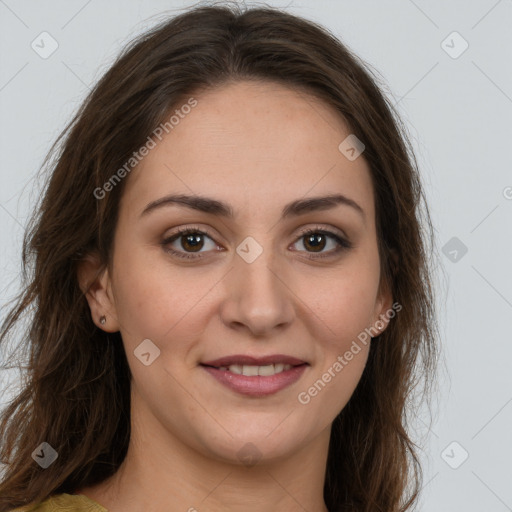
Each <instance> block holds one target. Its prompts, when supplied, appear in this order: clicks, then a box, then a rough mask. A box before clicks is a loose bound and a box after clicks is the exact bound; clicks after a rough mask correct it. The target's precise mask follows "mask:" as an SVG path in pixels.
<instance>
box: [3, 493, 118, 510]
mask: <svg viewBox="0 0 512 512" xmlns="http://www.w3.org/2000/svg"><path fill="white" fill-rule="evenodd" d="M11 512H108V510H107V509H106V508H104V507H102V506H101V505H100V504H99V503H96V502H95V501H93V500H91V499H90V498H88V497H87V496H84V495H83V494H78V495H75V494H65V493H64V494H55V495H53V496H50V497H49V498H48V499H46V500H44V501H42V502H40V503H31V504H30V505H25V506H24V507H20V508H16V509H14V510H12V511H11Z"/></svg>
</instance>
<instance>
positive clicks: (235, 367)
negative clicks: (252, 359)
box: [219, 363, 292, 377]
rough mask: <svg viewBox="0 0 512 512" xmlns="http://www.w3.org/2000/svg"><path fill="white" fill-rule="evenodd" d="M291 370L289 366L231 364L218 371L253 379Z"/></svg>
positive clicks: (280, 364)
mask: <svg viewBox="0 0 512 512" xmlns="http://www.w3.org/2000/svg"><path fill="white" fill-rule="evenodd" d="M291 368H292V365H291V364H282V363H278V364H268V365H265V366H253V365H247V364H244V365H240V364H232V365H230V366H229V367H226V366H221V367H220V368H219V370H229V371H230V372H231V373H236V374H237V375H246V376H249V377H254V376H256V375H261V376H265V377H266V376H269V375H275V374H276V373H281V372H283V371H286V370H290V369H291Z"/></svg>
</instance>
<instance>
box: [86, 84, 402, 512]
mask: <svg viewBox="0 0 512 512" xmlns="http://www.w3.org/2000/svg"><path fill="white" fill-rule="evenodd" d="M194 97H195V98H196V99H197V101H198V105H197V106H196V107H195V108H194V109H193V110H192V111H191V113H190V114H188V115H187V116H185V117H184V119H182V120H181V121H180V123H179V125H177V126H175V128H174V129H173V130H172V131H171V132H170V133H169V134H167V135H165V137H164V138H163V140H162V141H161V142H159V143H158V144H157V146H156V147H155V148H154V149H152V150H151V151H150V153H149V154H148V155H147V156H146V157H145V158H144V160H143V161H142V162H141V164H140V165H139V166H138V167H137V168H136V169H135V170H133V171H132V173H131V175H130V176H129V177H128V178H126V179H128V182H127V184H126V185H127V187H126V189H125V191H124V194H123V197H122V201H121V207H120V215H119V221H118V227H117V231H116V236H115V241H114V253H113V265H112V269H113V271H112V272H110V273H109V272H108V271H105V272H104V273H103V274H102V275H101V276H100V278H98V279H97V280H96V281H95V282H94V284H93V286H92V287H91V289H90V291H89V292H88V294H87V299H88V301H89V305H90V308H91V314H92V317H93V319H94V321H95V323H96V324H97V325H98V327H100V328H102V329H104V330H105V331H108V332H115V331H118V330H120V331H121V334H122V338H123V343H124V346H125V350H126V353H127V357H128V362H129V365H130V368H131V371H132V375H133V380H132V436H131V440H130V445H129V449H128V454H127V457H126V459H125V461H124V462H123V464H122V465H121V467H120V469H119V471H118V472H117V473H116V474H115V475H114V476H113V477H112V478H111V479H109V480H108V481H106V482H103V483H102V484H100V485H97V486H95V487H90V488H86V489H81V490H79V491H77V494H80V493H81V494H85V495H86V496H88V497H90V498H91V499H94V500H96V501H97V502H98V503H100V504H101V505H103V506H104V507H106V508H108V509H109V510H110V511H111V512H121V511H124V512H132V511H133V512H135V511H140V510H147V511H154V512H160V511H162V512H163V511H166V512H168V511H174V510H176V511H187V510H190V511H192V510H194V508H195V509H196V510H198V511H201V512H204V511H212V512H213V511H215V512H217V511H221V510H222V511H239V510H244V511H246V512H252V511H258V512H259V511H261V510H266V511H268V512H272V511H278V510H279V511H296V510H302V507H303V508H304V509H306V510H316V511H320V510H322V511H326V510H327V509H326V507H325V504H324V501H323V485H324V474H325V465H326V460H327V450H328V442H329V436H330V427H331V423H332V421H333V420H334V418H335V417H336V415H337V414H338V413H339V412H340V411H341V410H342V409H343V408H344V406H345V405H346V404H347V402H348V400H349V399H350V397H351V395H352V394H353V392H354V390H355V388H356V386H357V384H358V382H359V380H360V378H361V375H362V372H363V370H364V367H365V364H366V361H367V356H368V351H369V347H370V344H369V343H368V344H367V345H362V344H360V346H361V350H360V352H358V354H357V355H355V356H354V357H353V359H352V360H351V361H350V362H348V364H347V365H346V366H345V367H344V368H343V370H342V371H340V372H338V373H335V375H336V376H335V377H333V378H332V379H331V381H330V382H329V383H327V384H326V385H325V387H324V388H323V389H322V390H321V391H320V392H318V394H317V395H316V396H315V397H313V398H311V400H310V402H309V403H308V404H301V403H300V402H299V401H298V399H297V397H298V394H299V393H300V392H303V391H307V390H308V388H309V387H310V386H311V385H312V384H313V383H314V382H315V381H317V379H319V378H321V376H322V374H324V373H325V372H327V371H328V369H329V368H332V366H333V364H334V363H335V362H336V360H337V357H338V356H340V355H343V354H344V353H345V352H346V351H347V350H349V349H350V347H351V344H352V342H353V341H354V340H357V336H358V334H360V333H361V332H362V331H364V329H365V328H369V327H370V326H373V325H374V324H375V322H376V321H377V320H379V319H382V320H384V321H383V324H384V327H383V328H382V329H381V331H382V330H383V329H385V328H386V326H387V322H386V320H385V317H382V318H380V315H383V314H384V313H385V312H386V311H387V310H389V308H390V307H391V304H392V298H391V296H390V295H389V293H388V292H387V289H382V290H380V289H379V280H380V266H379V255H378V250H377V237H376V229H375V208H374V195H373V188H372V182H371V178H370V172H369V168H368V165H367V163H366V162H365V160H364V158H363V157H359V158H357V159H356V160H354V161H349V160H348V159H347V158H346V157H345V156H344V155H343V154H342V153H341V152H340V151H339V149H338V145H339V144H340V142H341V141H343V140H344V139H345V138H346V137H347V135H349V133H350V131H349V130H348V129H347V128H346V126H345V124H344V123H343V121H342V119H341V118H340V117H339V116H338V115H337V113H336V112H334V111H333V110H332V109H331V107H329V106H327V105H325V104H323V103H322V102H320V101H319V100H316V99H315V98H313V97H312V96H309V95H306V94H305V93H303V92H298V91H295V90H292V89H290V88H287V87H284V86H282V85H279V84H274V83H269V82H263V83H261V82H249V81H242V82H235V83H231V84H228V85H224V86H222V87H220V88H217V89H213V90H209V91H206V92H202V93H200V94H198V95H195V96H194ZM171 193H173V194H178V193H179V194H190V195H192V194H195V195H201V196H208V197H213V198H215V199H218V200H221V201H223V202H226V203H229V204H230V205H231V207H232V208H233V210H234V213H235V216H234V218H233V219H225V218H219V217H217V216H215V215H212V214H207V213H203V212H199V211H194V210H190V209H187V208H184V207H180V206H175V205H169V206H166V207H162V208H158V209H155V210H154V211H152V212H151V213H148V214H147V215H144V216H142V217H140V215H141V212H142V211H143V210H144V208H145V207H146V205H148V204H149V203H150V202H152V201H154V200H156V199H159V198H161V197H163V196H166V195H168V194H171ZM333 193H340V194H343V195H345V196H347V197H349V198H351V199H353V200H354V201H356V202H357V203H358V204H359V205H360V206H361V208H362V209H363V211H364V217H363V216H362V215H360V214H359V213H358V212H357V210H356V209H354V208H352V207H350V206H347V205H337V206H335V207H334V208H331V209H328V210H324V211H316V212H310V213H305V214H302V215H300V216H298V217H290V218H287V219H285V220H280V216H281V210H282V208H283V207H284V205H285V204H287V203H289V202H291V201H293V200H296V199H303V198H304V197H316V196H325V195H328V194H333ZM189 226H192V227H194V228H199V229H200V230H204V229H205V228H207V229H209V231H210V232H211V234H212V236H211V238H210V236H209V235H204V236H203V238H202V241H203V245H202V248H200V249H199V253H200V254H201V255H202V256H203V258H201V259H199V260H194V259H191V260H186V259H180V258H178V257H175V256H172V255H170V254H169V253H168V252H166V251H165V250H164V247H163V246H162V241H163V240H164V239H165V238H168V237H169V236H170V235H173V234H175V233H176V229H177V228H179V227H189ZM317 227H319V228H320V229H327V230H329V231H332V232H334V233H335V234H339V235H341V236H342V237H346V238H347V239H348V240H349V241H350V243H351V244H352V245H353V247H352V248H350V249H343V248H342V250H341V251H340V252H337V253H335V250H336V247H338V244H337V243H336V241H335V239H333V238H332V237H327V238H326V239H325V242H324V244H325V245H324V246H322V245H321V247H320V249H318V251H319V252H315V249H314V247H312V245H309V244H308V243H307V239H308V236H304V235H302V236H301V233H300V230H301V229H303V228H317ZM316 232H317V231H316ZM247 236H251V237H252V238H254V239H255V240H256V241H257V243H258V244H259V245H260V246H261V248H262V249H263V252H262V253H261V254H260V256H259V257H257V258H256V260H255V261H253V262H252V263H248V262H247V261H245V260H244V259H243V258H242V257H240V256H239V254H237V252H236V248H237V247H238V246H239V245H240V244H241V242H242V241H243V240H244V239H245V238H246V237H247ZM182 244H184V245H182ZM166 247H167V248H168V247H171V248H173V249H175V250H176V251H181V252H182V253H186V252H187V250H188V252H189V253H191V254H192V255H197V254H198V253H197V252H194V251H193V250H191V248H190V245H187V244H186V239H185V237H181V238H180V237H178V238H177V239H176V240H175V241H174V242H171V243H168V244H167V246H166ZM322 247H323V248H322ZM216 248H220V249H222V250H217V251H216V250H215V249H216ZM329 253H330V254H332V256H330V257H326V258H324V259H316V260H314V259H309V257H315V256H316V255H317V254H323V255H327V254H329ZM97 265H98V262H97V261H96V260H95V259H94V257H91V258H90V260H89V261H88V262H87V263H84V265H83V266H82V268H81V271H80V275H79V278H80V282H81V285H82V287H83V289H84V290H85V288H86V286H87V285H88V284H89V283H90V282H91V280H92V276H93V275H94V273H95V271H96V270H97ZM102 315H105V316H106V318H107V321H106V323H105V325H101V324H100V323H99V318H100V317H101V316H102ZM144 339H150V340H152V342H153V343H154V344H155V345H156V346H158V348H159V349H160V351H161V352H160V356H159V357H158V358H156V359H155V360H154V362H153V363H152V364H151V365H149V366H145V365H144V364H142V363H141V361H140V360H139V359H138V358H137V357H135V355H134V350H135V349H136V348H137V346H138V345H139V344H140V343H141V342H142V340H144ZM232 354H248V355H253V356H262V355H268V354H286V355H290V356H294V357H297V358H300V359H302V360H304V361H306V362H308V363H309V366H308V367H307V368H306V371H305V373H304V374H303V375H302V377H301V378H300V379H299V381H297V382H296V383H294V384H293V385H291V386H289V387H287V388H285V389H283V390H280V391H279V392H277V393H275V394H273V395H270V396H266V397H261V398H255V397H247V396H244V395H241V394H238V393H236V392H234V391H232V390H230V389H228V388H226V387H224V386H223V385H222V384H220V383H218V382H217V381H216V380H215V379H214V378H213V377H211V376H210V375H209V374H208V373H207V372H206V371H205V370H204V369H203V368H202V367H201V366H199V363H200V362H201V361H207V360H212V359H216V358H219V357H222V356H226V355H232ZM331 371H332V370H331ZM248 442H251V443H253V445H254V446H256V447H257V450H258V451H257V453H258V455H257V458H258V460H257V463H256V464H255V465H252V466H248V465H247V464H244V463H243V462H242V461H241V460H240V457H239V455H238V452H239V450H240V449H241V448H243V447H244V446H245V445H246V443H248Z"/></svg>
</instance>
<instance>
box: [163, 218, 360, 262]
mask: <svg viewBox="0 0 512 512" xmlns="http://www.w3.org/2000/svg"><path fill="white" fill-rule="evenodd" d="M190 234H200V235H206V236H207V237H208V238H210V239H212V240H213V236H212V234H211V233H210V232H209V231H208V230H207V229H205V228H201V229H199V228H196V227H194V226H191V227H182V228H179V229H178V231H177V232H176V233H174V234H173V235H171V236H169V237H167V238H166V239H165V240H163V241H162V242H161V245H162V247H163V249H164V251H166V252H168V253H170V254H172V255H173V256H176V257H178V258H181V259H186V260H198V259H202V258H203V257H204V256H202V255H201V253H195V254H194V255H193V253H187V252H181V251H175V250H174V249H170V248H169V247H167V246H168V245H169V244H170V243H172V242H174V241H175V240H177V239H179V238H180V237H182V236H184V235H190ZM312 234H320V235H326V236H329V237H331V238H333V239H334V240H335V242H336V243H337V244H338V247H337V248H336V249H334V250H331V251H329V252H328V253H326V254H319V255H314V256H307V257H308V258H309V259H312V260H317V259H323V258H332V257H333V256H334V255H335V254H338V253H339V252H342V251H345V250H348V249H351V248H352V247H353V246H352V244H351V243H350V242H349V241H348V240H346V239H344V238H342V237H340V236H339V235H337V234H336V233H333V232H332V231H329V230H326V229H323V228H321V227H319V226H317V227H314V228H309V229H305V230H304V231H302V232H301V233H300V234H299V237H298V238H297V241H298V240H300V239H301V238H304V237H305V236H307V235H312ZM301 252H302V251H301ZM311 254H314V253H311Z"/></svg>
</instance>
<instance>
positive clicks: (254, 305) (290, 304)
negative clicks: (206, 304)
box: [220, 249, 295, 337]
mask: <svg viewBox="0 0 512 512" xmlns="http://www.w3.org/2000/svg"><path fill="white" fill-rule="evenodd" d="M275 260H276V259H275V258H274V256H273V255H272V253H271V251H270V249H268V250H264V251H263V252H262V253H261V254H260V255H259V256H258V257H257V258H256V259H255V260H254V261H252V262H251V260H250V259H249V260H246V259H244V258H243V257H241V256H239V255H238V254H236V255H235V256H234V260H233V265H234V268H232V270H231V271H230V272H229V273H228V275H227V276H226V278H225V279H224V300H223V302H222V306H221V311H220V315H221V318H222V321H223V322H224V324H225V325H227V326H228V327H229V328H231V329H237V330H239V331H243V330H247V331H248V333H249V334H250V335H252V336H256V337H262V336H264V337H267V336H269V335H270V334H271V333H272V331H275V330H277V329H281V330H282V329H285V328H286V326H288V325H290V324H291V322H292V321H293V318H294V316H295V308H294V294H293V291H292V290H291V288H290V285H289V284H288V283H287V276H286V275H285V274H286V272H285V271H284V270H283V266H279V265H277V263H276V261H275Z"/></svg>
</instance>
